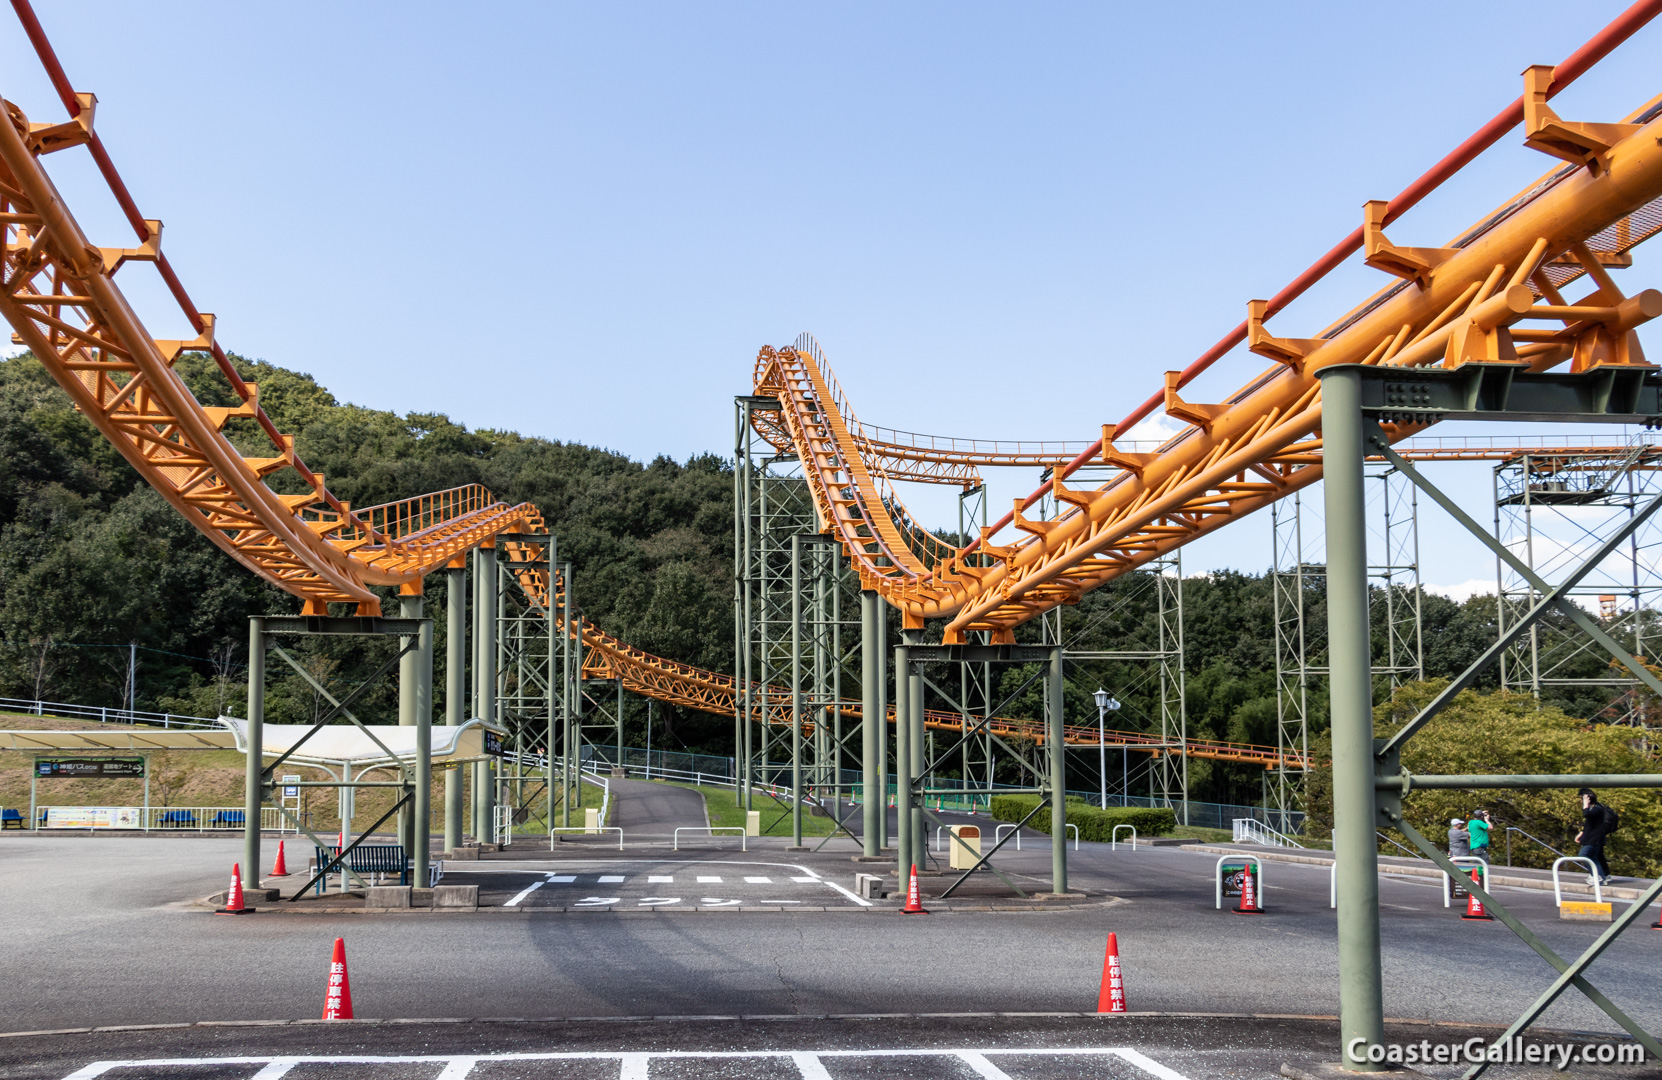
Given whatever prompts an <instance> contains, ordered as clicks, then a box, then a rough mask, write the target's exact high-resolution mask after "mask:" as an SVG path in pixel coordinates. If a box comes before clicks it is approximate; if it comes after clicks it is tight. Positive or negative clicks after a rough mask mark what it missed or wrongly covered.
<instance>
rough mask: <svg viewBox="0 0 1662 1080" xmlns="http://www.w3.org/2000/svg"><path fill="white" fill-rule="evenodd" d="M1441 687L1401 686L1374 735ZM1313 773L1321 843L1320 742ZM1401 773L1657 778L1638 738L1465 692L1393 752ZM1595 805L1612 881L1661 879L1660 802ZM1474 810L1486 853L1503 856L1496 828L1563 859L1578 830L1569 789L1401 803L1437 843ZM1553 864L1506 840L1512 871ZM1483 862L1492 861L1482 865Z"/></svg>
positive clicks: (1427, 794) (1327, 803)
mask: <svg viewBox="0 0 1662 1080" xmlns="http://www.w3.org/2000/svg"><path fill="white" fill-rule="evenodd" d="M1445 685H1447V681H1446V680H1434V681H1428V682H1423V683H1414V684H1411V685H1408V686H1404V687H1401V688H1400V689H1399V690H1398V691H1397V693H1396V695H1395V696H1394V697H1393V698H1392V699H1391V700H1390V701H1388V702H1386V703H1384V704H1382V705H1380V706H1378V707H1376V708H1375V709H1374V734H1375V736H1376V737H1378V738H1386V737H1389V736H1390V735H1392V734H1393V733H1395V732H1396V731H1398V730H1400V729H1401V728H1402V727H1403V725H1405V724H1406V723H1407V722H1408V721H1409V720H1411V719H1412V718H1413V717H1414V716H1416V715H1418V713H1419V712H1420V710H1421V709H1422V708H1424V707H1425V705H1426V704H1427V703H1428V702H1430V700H1431V699H1432V698H1433V697H1434V696H1435V695H1436V693H1437V692H1438V691H1439V690H1440V689H1441V688H1442V687H1443V686H1445ZM1311 754H1312V757H1313V758H1314V760H1315V762H1316V763H1317V767H1316V768H1315V769H1314V770H1313V771H1312V772H1311V773H1310V776H1309V778H1308V780H1307V785H1306V788H1305V800H1306V805H1305V809H1306V811H1307V813H1308V814H1309V820H1308V821H1307V822H1306V832H1307V833H1308V834H1309V835H1312V836H1316V837H1323V838H1325V837H1326V836H1328V835H1329V834H1330V833H1331V831H1332V828H1333V770H1332V741H1331V739H1330V737H1329V736H1328V735H1327V734H1326V733H1324V734H1323V735H1322V736H1321V737H1320V738H1319V739H1318V740H1313V741H1312V745H1311ZM1402 765H1403V767H1404V768H1406V769H1407V770H1408V771H1409V772H1411V773H1423V774H1426V775H1438V774H1443V775H1461V774H1473V773H1491V774H1554V773H1657V772H1662V767H1659V766H1658V764H1657V762H1656V760H1655V758H1654V757H1653V756H1652V755H1651V754H1650V753H1649V749H1648V747H1647V746H1646V744H1645V740H1644V737H1643V732H1640V731H1637V730H1635V729H1633V728H1623V727H1614V726H1611V725H1604V724H1592V723H1589V722H1587V721H1586V720H1580V719H1577V718H1575V717H1572V716H1569V715H1567V714H1565V713H1564V712H1563V711H1562V710H1560V709H1557V708H1554V707H1552V706H1543V707H1537V705H1536V702H1535V699H1534V698H1532V697H1530V696H1528V695H1525V694H1513V693H1507V692H1504V691H1492V692H1488V693H1480V692H1477V691H1473V690H1467V691H1465V692H1464V693H1462V694H1459V695H1457V696H1456V697H1455V699H1454V700H1453V701H1451V702H1450V703H1449V704H1448V706H1447V707H1446V708H1444V709H1443V711H1442V712H1440V713H1438V714H1437V716H1435V717H1434V718H1433V719H1432V720H1431V722H1430V723H1428V724H1426V725H1425V727H1423V728H1421V729H1420V730H1419V731H1418V732H1416V733H1415V734H1414V736H1413V737H1412V738H1410V739H1409V740H1408V742H1407V743H1406V744H1405V745H1404V747H1403V752H1402ZM1600 798H1601V800H1602V801H1603V802H1604V803H1605V804H1606V805H1608V806H1610V807H1611V808H1613V809H1614V810H1616V812H1617V813H1618V814H1620V815H1621V828H1620V829H1619V830H1618V831H1617V832H1616V834H1615V835H1614V836H1612V837H1611V838H1610V841H1609V843H1608V846H1607V848H1606V853H1607V855H1608V857H1609V860H1610V869H1611V872H1612V873H1615V874H1619V875H1622V876H1624V877H1654V876H1655V875H1656V874H1657V873H1658V872H1662V794H1659V793H1658V792H1656V791H1654V790H1642V789H1629V790H1610V791H1605V792H1601V793H1600ZM1479 808H1484V809H1487V810H1489V812H1490V813H1491V814H1493V815H1494V822H1495V835H1494V845H1495V847H1494V851H1495V852H1496V854H1497V855H1499V854H1500V853H1502V852H1504V850H1505V844H1506V837H1505V831H1504V830H1505V829H1506V827H1507V826H1513V827H1516V828H1519V829H1522V830H1524V831H1525V832H1528V833H1530V834H1532V835H1534V836H1537V837H1539V838H1540V839H1541V840H1542V841H1544V842H1545V843H1547V844H1550V845H1552V846H1553V847H1554V848H1557V849H1558V850H1560V851H1562V852H1564V853H1565V854H1567V855H1574V854H1575V849H1576V845H1575V840H1574V837H1575V834H1576V832H1577V831H1579V830H1580V828H1581V822H1582V818H1581V802H1580V800H1579V799H1578V798H1577V797H1576V794H1575V792H1574V791H1573V790H1568V791H1567V790H1552V791H1527V790H1494V789H1487V790H1473V791H1427V790H1415V791H1411V792H1410V793H1409V794H1408V796H1407V797H1406V798H1405V799H1404V800H1403V813H1404V815H1405V816H1406V817H1407V819H1408V822H1409V823H1410V824H1411V825H1413V826H1414V828H1416V829H1418V830H1419V831H1420V832H1421V833H1422V834H1424V835H1425V836H1426V837H1427V838H1428V839H1431V840H1434V841H1436V842H1438V843H1439V845H1440V844H1441V843H1442V841H1443V840H1444V838H1445V837H1446V835H1447V832H1448V822H1449V819H1451V818H1455V817H1459V818H1462V819H1465V818H1468V817H1470V816H1471V813H1472V811H1474V810H1477V809H1479ZM1553 858H1554V856H1553V855H1552V854H1551V853H1550V852H1548V851H1546V850H1545V849H1543V848H1541V847H1538V846H1537V845H1535V844H1532V843H1529V842H1528V841H1526V840H1523V839H1521V838H1518V837H1516V836H1514V839H1513V849H1512V861H1513V863H1514V864H1515V865H1519V866H1548V865H1550V864H1551V862H1552V860H1553ZM1491 859H1493V856H1492V857H1491Z"/></svg>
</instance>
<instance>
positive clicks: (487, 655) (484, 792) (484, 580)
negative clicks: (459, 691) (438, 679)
mask: <svg viewBox="0 0 1662 1080" xmlns="http://www.w3.org/2000/svg"><path fill="white" fill-rule="evenodd" d="M475 559H476V560H477V561H476V563H475V570H476V572H475V573H474V575H473V610H474V612H475V614H476V616H477V622H478V625H477V627H476V630H475V635H474V641H475V644H476V645H477V650H476V653H477V655H476V656H475V657H474V661H473V697H474V706H475V708H476V709H477V710H478V712H477V715H478V716H480V717H482V718H483V719H484V720H485V721H487V722H489V723H495V721H496V589H497V581H496V549H495V548H494V547H489V548H480V549H479V550H478V551H477V552H476V553H475ZM494 764H495V762H493V761H489V760H486V761H481V762H479V763H478V764H477V765H476V766H475V767H474V768H475V769H476V770H477V771H476V772H475V774H474V776H475V783H474V789H473V815H474V823H473V828H474V833H475V835H477V836H478V837H479V842H480V843H481V844H488V843H491V842H492V839H493V838H492V835H491V833H492V827H493V821H492V818H493V816H494V814H495V809H496V781H495V777H494V776H493V774H492V769H491V766H492V765H494Z"/></svg>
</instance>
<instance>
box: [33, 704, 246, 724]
mask: <svg viewBox="0 0 1662 1080" xmlns="http://www.w3.org/2000/svg"><path fill="white" fill-rule="evenodd" d="M0 712H17V713H25V714H28V715H31V716H61V717H64V718H67V719H70V720H96V721H98V722H99V723H101V724H160V725H161V726H162V727H169V728H217V727H219V726H220V723H219V721H218V720H214V719H211V718H209V717H206V716H180V715H179V714H178V713H165V712H150V711H148V710H146V709H123V708H121V707H119V706H113V707H112V706H108V705H74V704H70V703H69V702H66V701H31V700H29V699H28V698H0Z"/></svg>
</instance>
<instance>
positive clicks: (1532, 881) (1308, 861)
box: [1183, 844, 1644, 900]
mask: <svg viewBox="0 0 1662 1080" xmlns="http://www.w3.org/2000/svg"><path fill="white" fill-rule="evenodd" d="M1183 850H1184V851H1195V852H1203V853H1205V854H1207V855H1248V854H1250V855H1255V856H1257V857H1258V858H1260V859H1263V860H1264V861H1265V862H1283V863H1301V864H1304V865H1306V866H1320V867H1323V868H1324V869H1325V868H1326V867H1329V866H1332V865H1333V857H1332V856H1331V855H1329V856H1327V857H1326V858H1323V857H1321V856H1319V855H1314V854H1311V855H1294V854H1293V853H1291V852H1283V851H1277V850H1275V849H1274V848H1265V849H1258V848H1238V847H1224V846H1222V845H1216V844H1191V845H1188V846H1186V847H1184V848H1183ZM1379 872H1380V873H1382V874H1399V875H1401V876H1403V877H1418V878H1430V879H1432V880H1433V881H1435V880H1436V879H1438V878H1440V877H1442V876H1443V872H1442V871H1441V870H1438V869H1436V868H1435V867H1433V866H1430V865H1427V866H1414V865H1410V864H1405V863H1397V862H1381V863H1380V864H1379ZM1489 878H1490V880H1491V881H1493V882H1494V883H1495V884H1496V885H1509V886H1511V887H1512V888H1515V889H1536V890H1538V891H1541V892H1551V891H1552V879H1551V878H1548V879H1546V880H1542V879H1541V878H1532V877H1519V876H1517V875H1516V874H1508V873H1505V872H1503V871H1502V870H1500V869H1499V868H1492V869H1491V870H1490V871H1489ZM1563 886H1564V894H1565V895H1566V896H1568V895H1570V894H1572V893H1573V894H1575V895H1577V896H1592V895H1593V887H1592V886H1591V885H1588V884H1587V883H1586V882H1585V881H1584V880H1572V879H1571V878H1570V876H1569V875H1564V878H1563ZM1601 895H1603V896H1605V897H1607V898H1610V899H1615V900H1637V899H1639V897H1640V896H1642V895H1644V888H1643V887H1640V888H1632V887H1630V886H1626V885H1606V886H1604V887H1603V888H1602V890H1601Z"/></svg>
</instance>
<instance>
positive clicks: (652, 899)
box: [640, 896, 681, 907]
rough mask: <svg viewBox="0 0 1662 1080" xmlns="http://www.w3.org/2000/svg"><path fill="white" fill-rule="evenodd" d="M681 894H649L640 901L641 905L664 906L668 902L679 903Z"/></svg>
mask: <svg viewBox="0 0 1662 1080" xmlns="http://www.w3.org/2000/svg"><path fill="white" fill-rule="evenodd" d="M680 902H681V898H680V897H679V896H648V897H646V898H645V899H643V900H642V901H641V902H640V906H641V907H662V906H664V905H666V904H679V903H680Z"/></svg>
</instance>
